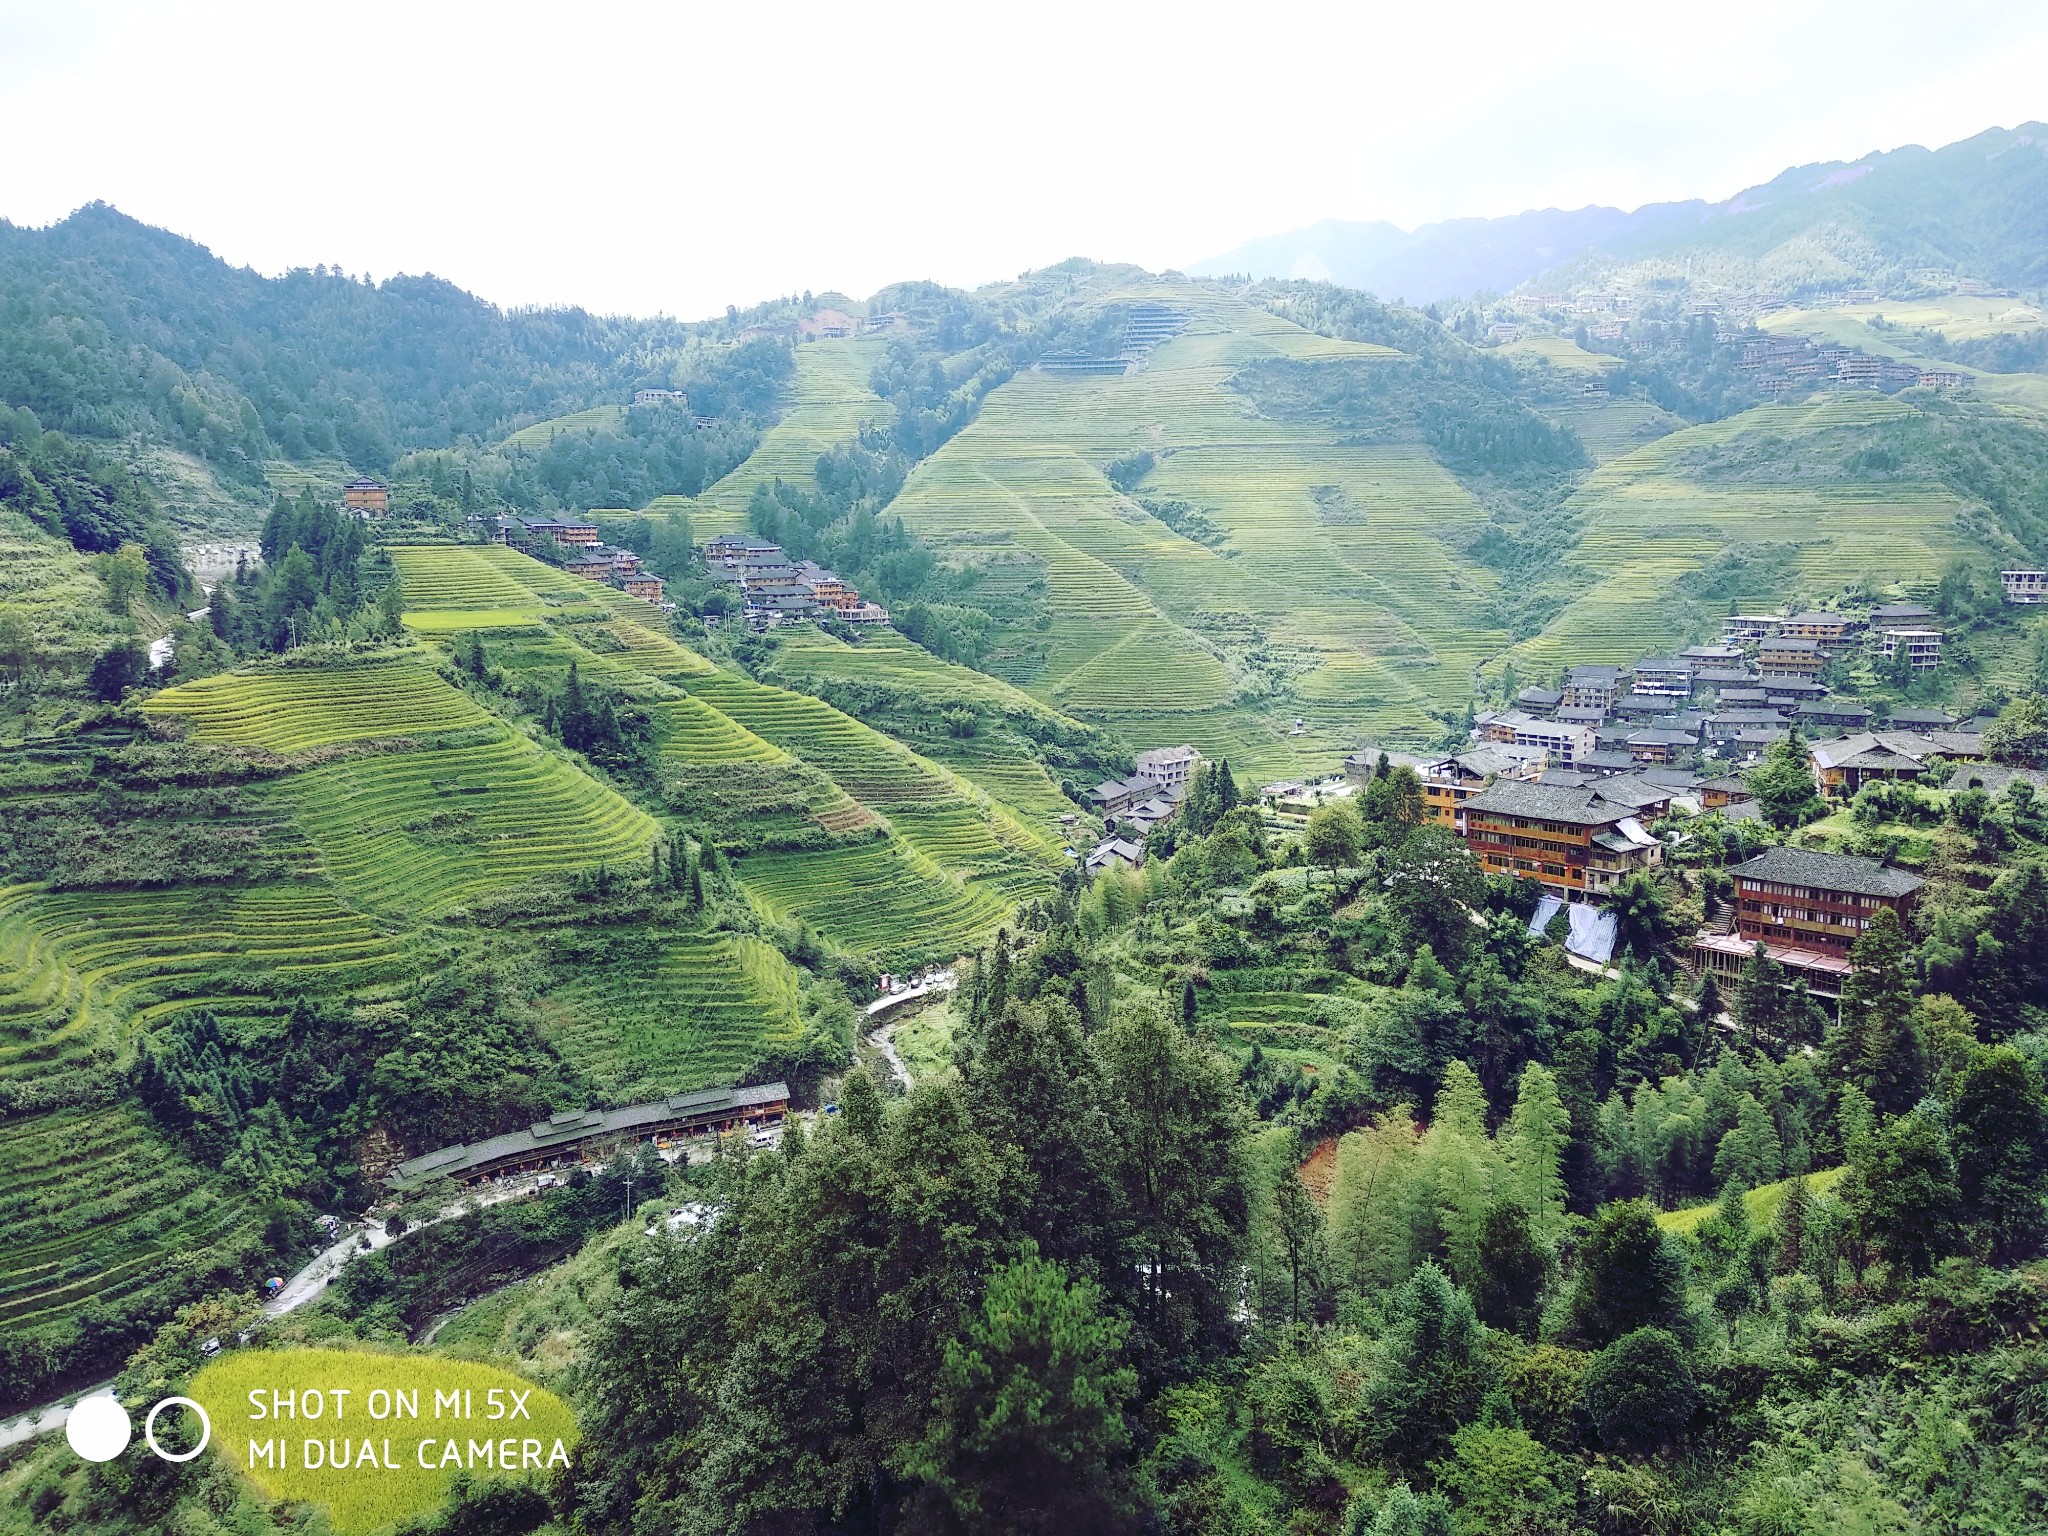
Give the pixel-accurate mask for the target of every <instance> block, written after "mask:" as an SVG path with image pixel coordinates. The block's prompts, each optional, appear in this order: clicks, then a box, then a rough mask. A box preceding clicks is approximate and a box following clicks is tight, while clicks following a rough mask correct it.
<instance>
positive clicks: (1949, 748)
mask: <svg viewBox="0 0 2048 1536" xmlns="http://www.w3.org/2000/svg"><path fill="white" fill-rule="evenodd" d="M1983 754H1984V738H1983V737H1981V736H1979V735H1976V734H1975V733H1974V732H1964V731H1937V732H1935V733H1933V734H1932V735H1927V736H1922V735H1918V734H1916V733H1914V732H1911V731H1863V732H1859V733H1858V734H1856V735H1854V736H1844V737H1843V738H1842V739H1841V740H1839V741H1823V742H1819V743H1817V744H1816V745H1815V746H1814V748H1813V752H1812V761H1813V781H1814V783H1815V784H1816V785H1818V786H1819V788H1820V792H1821V793H1822V794H1824V795H1828V796H1832V797H1837V798H1842V797H1847V796H1851V795H1854V794H1855V793H1856V791H1857V790H1859V789H1861V788H1862V787H1863V786H1864V785H1865V784H1868V783H1870V782H1871V781H1872V780H1873V779H1889V780H1897V779H1917V778H1919V777H1920V775H1921V774H1923V773H1924V772H1926V771H1927V766H1928V764H1929V763H1930V762H1931V761H1932V760H1933V759H1934V758H1936V757H1945V758H1949V759H1952V760H1960V761H1963V762H1971V761H1974V760H1976V759H1977V758H1979V757H1981V756H1983Z"/></svg>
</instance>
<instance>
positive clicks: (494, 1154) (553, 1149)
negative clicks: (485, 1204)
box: [384, 1083, 789, 1193]
mask: <svg viewBox="0 0 2048 1536" xmlns="http://www.w3.org/2000/svg"><path fill="white" fill-rule="evenodd" d="M788 1113H789V1085H788V1084H787V1083H763V1084H762V1085H761V1086H759V1087H757V1088H705V1089H700V1090H699V1091H697V1092H695V1093H677V1094H671V1095H670V1096H669V1097H667V1098H666V1099H658V1100H656V1101H654V1102H653V1103H649V1104H629V1105H627V1106H626V1107H625V1108H623V1109H567V1110H562V1111H561V1112H559V1113H557V1114H553V1115H550V1116H549V1117H548V1118H547V1119H545V1120H542V1121H540V1122H539V1123H538V1124H535V1125H531V1126H528V1127H526V1128H525V1129H523V1130H517V1131H508V1132H507V1133H506V1134H504V1135H503V1136H492V1137H489V1138H487V1139H485V1140H483V1141H476V1142H470V1143H468V1144H467V1145H464V1146H459V1147H443V1148H441V1149H440V1150H439V1151H435V1152H428V1153H425V1154H423V1155H422V1156H419V1157H415V1158H410V1159H408V1160H407V1161H405V1162H403V1163H400V1164H399V1165H398V1166H397V1167H396V1168H394V1169H393V1170H392V1171H391V1172H390V1173H388V1174H386V1175H385V1178H384V1182H385V1183H386V1184H387V1185H389V1186H390V1187H391V1188H392V1189H394V1190H397V1191H399V1192H401V1193H402V1192H404V1191H407V1190H411V1189H416V1188H418V1187H419V1186H420V1185H422V1184H425V1183H427V1182H429V1181H430V1180H433V1179H442V1178H445V1179H452V1180H453V1181H454V1182H455V1183H457V1184H460V1185H465V1186H467V1185H474V1184H480V1183H482V1182H483V1181H485V1180H486V1179H492V1178H498V1177H501V1176H503V1175H505V1174H515V1173H534V1172H538V1171H540V1170H543V1169H548V1168H559V1167H563V1166H566V1165H578V1166H580V1165H582V1164H585V1163H588V1162H592V1161H597V1160H601V1159H602V1158H603V1157H604V1156H605V1155H607V1154H609V1153H610V1152H612V1151H614V1150H616V1149H619V1148H623V1147H631V1146H634V1145H636V1144H637V1143H640V1142H649V1141H651V1142H653V1143H654V1145H655V1146H656V1147H661V1148H666V1147H669V1146H671V1145H673V1144H674V1143H676V1142H677V1141H687V1140H690V1139H694V1138H697V1137H702V1136H711V1135H716V1134H718V1133H720V1132H724V1131H736V1130H753V1129H757V1128H760V1127H763V1126H770V1125H780V1124H781V1123H782V1121H783V1117H784V1116H785V1115H787V1114H788Z"/></svg>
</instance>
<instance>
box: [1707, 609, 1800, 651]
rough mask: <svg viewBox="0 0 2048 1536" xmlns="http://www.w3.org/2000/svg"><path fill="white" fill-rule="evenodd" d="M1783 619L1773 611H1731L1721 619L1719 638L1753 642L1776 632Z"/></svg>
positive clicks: (1764, 638) (1767, 637)
mask: <svg viewBox="0 0 2048 1536" xmlns="http://www.w3.org/2000/svg"><path fill="white" fill-rule="evenodd" d="M1784 622H1785V621H1784V619H1783V618H1781V617H1780V616H1779V615H1777V614H1775V613H1731V614H1729V615H1728V617H1727V618H1725V619H1723V620H1722V621H1721V638H1722V639H1723V640H1739V641H1745V642H1748V643H1750V644H1754V643H1755V642H1756V641H1759V640H1768V639H1770V638H1771V637H1772V636H1773V635H1775V634H1777V633H1778V626H1779V625H1781V624H1783V623H1784Z"/></svg>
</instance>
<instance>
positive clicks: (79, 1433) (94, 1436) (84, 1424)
mask: <svg viewBox="0 0 2048 1536" xmlns="http://www.w3.org/2000/svg"><path fill="white" fill-rule="evenodd" d="M167 1408H189V1409H191V1410H192V1411H193V1412H194V1413H196V1414H198V1415H199V1443H198V1444H197V1445H195V1446H193V1447H192V1449H191V1450H189V1451H167V1450H165V1449H164V1448H163V1445H162V1444H161V1443H160V1442H159V1441H158V1440H157V1437H156V1421H157V1419H158V1418H159V1417H160V1416H161V1415H162V1414H163V1412H164V1410H165V1409H167ZM64 1438H65V1439H66V1440H69V1441H70V1442H71V1449H72V1450H74V1451H76V1452H78V1454H79V1455H80V1456H82V1457H84V1458H85V1459H86V1460H87V1461H112V1460H113V1459H114V1458H115V1457H116V1456H118V1455H120V1454H121V1453H122V1452H123V1451H125V1450H127V1449H128V1442H129V1441H130V1440H132V1439H134V1438H135V1424H134V1421H133V1420H131V1419H130V1418H129V1417H128V1410H127V1409H126V1408H123V1407H122V1406H121V1404H120V1401H119V1399H117V1398H113V1397H88V1398H85V1399H83V1400H81V1401H80V1402H79V1404H78V1406H77V1407H75V1408H73V1409H72V1410H71V1417H70V1418H68V1419H66V1420H65V1421H64ZM142 1438H143V1441H144V1442H145V1443H146V1444H147V1445H148V1446H149V1448H150V1450H151V1451H153V1452H155V1453H156V1455H158V1456H159V1457H161V1458H162V1459H163V1460H165V1461H190V1460H191V1459H192V1458H193V1457H195V1456H197V1455H198V1454H199V1453H200V1452H201V1451H203V1450H205V1449H206V1446H207V1442H208V1441H210V1440H211V1439H212V1438H213V1421H212V1420H211V1419H209V1418H208V1417H207V1416H206V1410H205V1409H204V1408H202V1407H200V1406H199V1404H197V1403H195V1402H193V1401H192V1399H191V1398H189V1397H167V1398H164V1399H163V1400H162V1401H161V1402H159V1403H156V1404H155V1405H153V1406H152V1407H151V1408H150V1410H149V1414H148V1416H147V1417H146V1418H144V1419H143V1421H142Z"/></svg>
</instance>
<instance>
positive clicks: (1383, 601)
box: [892, 284, 1506, 775]
mask: <svg viewBox="0 0 2048 1536" xmlns="http://www.w3.org/2000/svg"><path fill="white" fill-rule="evenodd" d="M1104 298H1105V299H1106V300H1117V301H1137V300H1145V301H1151V302H1158V303H1163V304H1169V305H1173V306H1175V307H1178V308H1180V309H1183V310H1185V311H1187V312H1188V313H1189V314H1190V316H1191V318H1190V321H1189V324H1188V326H1187V328H1186V329H1185V330H1184V331H1183V332H1182V333H1181V334H1180V335H1179V336H1178V337H1176V338H1175V339H1173V340H1171V341H1169V342H1167V343H1166V344H1164V345H1162V346H1161V347H1159V348H1158V349H1157V350H1156V351H1155V352H1154V353H1153V354H1152V356H1151V357H1150V359H1149V360H1148V361H1147V363H1146V364H1145V366H1144V368H1143V369H1142V370H1141V371H1139V372H1135V373H1132V374H1130V375H1127V376H1123V377H1114V376H1111V377H1098V376H1090V377H1067V376H1062V375H1054V374H1046V373H1026V374H1020V375H1019V376H1018V377H1017V378H1015V379H1013V380H1012V381H1010V382H1009V383H1008V384H1006V385H1004V386H1002V387H1001V388H1000V389H998V390H996V391H995V392H994V393H993V394H992V395H991V396H990V397H989V398H988V400H987V401H986V402H985V403H984V405H983V407H982V411H981V415H980V417H979V418H978V419H977V420H976V421H975V422H974V423H973V424H972V425H970V426H969V427H968V428H967V429H966V430H965V431H963V432H961V433H960V434H959V436H957V437H956V438H954V439H953V440H952V442H950V443H948V444H947V445H946V446H945V447H944V448H942V449H941V450H940V451H939V452H938V453H937V454H935V455H934V456H933V457H932V458H931V459H930V460H928V461H927V462H926V463H925V464H924V465H922V466H921V467H920V468H919V470H918V471H917V473H916V474H915V475H913V476H912V479H911V482H910V484H909V485H908V486H907V487H906V488H905V490H904V493H903V494H902V496H901V497H899V498H898V500H897V502H896V503H895V505H894V507H893V508H892V511H896V512H900V513H901V514H902V515H903V517H904V518H905V520H906V521H907V522H908V523H909V524H910V526H911V527H912V528H913V529H914V530H916V531H917V532H918V533H919V534H921V535H922V536H924V537H925V538H927V539H929V540H931V541H932V542H933V543H934V544H936V545H938V546H939V548H940V549H941V550H942V551H943V552H944V553H945V554H946V556H947V557H948V558H949V559H951V560H954V561H957V562H960V563H967V564H975V565H979V566H982V567H983V568H984V569H987V570H988V571H989V572H990V575H989V577H988V581H989V582H990V583H992V584H994V586H995V587H996V589H998V590H1001V589H1002V588H1003V587H1004V586H1005V584H1007V587H1008V589H1009V590H1011V591H1013V592H1015V593H1016V595H1017V596H1018V598H1019V600H1020V601H1021V602H1023V603H1024V604H1025V605H1026V606H1027V607H1029V608H1031V609H1034V610H1035V611H1036V612H1037V613H1039V614H1042V615H1043V620H1042V621H1039V620H1034V621H1033V622H1032V623H1029V624H1020V625H1018V626H1017V628H1016V630H1015V631H1014V632H1013V634H1012V636H1011V637H1010V644H1009V646H1008V647H1007V648H1006V652H1005V654H1003V655H1001V656H1000V657H999V658H998V659H997V660H996V661H995V662H994V663H993V664H992V669H993V670H996V671H998V672H1000V673H1001V674H1002V675H1004V676H1005V677H1007V678H1009V679H1010V680H1012V681H1014V682H1016V683H1018V684H1019V685H1021V686H1022V687H1024V688H1025V689H1027V690H1028V691H1029V692H1031V693H1032V694H1033V695H1035V696H1036V697H1038V698H1040V699H1043V700H1045V701H1047V702H1048V703H1051V704H1054V705H1056V706H1057V707H1059V708H1061V709H1063V710H1066V711H1068V712H1070V713H1072V714H1075V715H1078V716H1080V717H1082V718H1083V719H1086V720H1090V721H1096V722H1100V723H1103V724H1106V725H1109V726H1112V727H1114V728H1115V729H1117V730H1119V731H1120V732H1121V733H1122V734H1123V735H1124V736H1126V737H1127V738H1129V739H1130V740H1132V741H1133V742H1134V744H1136V745H1138V746H1141V747H1142V746H1155V745H1162V744H1165V743H1166V742H1169V741H1180V740H1190V741H1193V742H1194V743H1195V744H1196V745H1198V746H1201V747H1202V748H1203V749H1204V751H1206V752H1209V753H1210V754H1211V755H1230V756H1231V757H1232V758H1233V760H1234V761H1237V762H1239V763H1241V764H1243V765H1244V766H1246V767H1247V768H1248V769H1249V770H1250V771H1251V772H1252V773H1253V774H1257V775H1264V774H1267V773H1278V772H1281V771H1286V770H1290V769H1296V768H1303V767H1310V766H1318V765H1327V764H1329V763H1332V762H1334V760H1335V758H1336V757H1337V756H1339V755H1341V753H1342V752H1343V751H1346V750H1349V748H1350V746H1351V745H1352V744H1353V741H1354V738H1356V737H1357V736H1358V735H1360V734H1361V733H1362V732H1365V731H1368V730H1387V731H1393V730H1401V729H1406V730H1409V731H1411V732H1413V731H1419V730H1423V729H1425V728H1426V729H1429V730H1432V731H1433V730H1435V729H1439V728H1440V727H1436V726H1434V725H1433V724H1431V723H1430V720H1429V712H1430V710H1432V709H1437V710H1448V709H1449V708H1451V707H1452V706H1453V705H1454V704H1456V703H1458V702H1460V701H1461V700H1462V698H1463V697H1464V695H1465V690H1466V689H1467V688H1468V687H1469V685H1470V677H1471V671H1472V668H1473V666H1474V665H1475V664H1476V663H1477V662H1478V661H1479V660H1480V659H1482V658H1484V657H1485V656H1487V655H1490V654H1491V653H1492V652H1493V651H1495V650H1497V649H1499V648H1500V647H1501V646H1502V645H1504V644H1505V641H1506V636H1504V635H1502V634H1500V633H1498V632H1496V631H1490V630H1489V629H1488V627H1487V625H1486V624H1485V623H1484V622H1483V621H1482V620H1481V619H1480V618H1479V613H1480V610H1481V609H1482V608H1483V605H1484V603H1485V601H1486V599H1487V597H1488V595H1489V594H1490V592H1491V590H1492V588H1493V585H1494V583H1495V578H1494V576H1493V575H1492V573H1490V572H1489V571H1487V570H1485V569H1484V568H1483V567H1480V566H1479V565H1477V564H1476V563H1474V562H1471V561H1469V560H1466V559H1465V558H1464V557H1463V556H1461V555H1460V554H1459V553H1458V550H1459V548H1460V540H1461V539H1462V538H1464V537H1466V536H1469V535H1471V534H1474V533H1476V532H1477V531H1478V530H1479V528H1480V527H1482V526H1483V525H1484V523H1485V521H1486V514H1485V512H1484V511H1483V509H1481V508H1480V507H1479V505H1478V504H1477V503H1476V502H1475V501H1473V499H1472V498H1471V496H1470V495H1469V494H1467V493H1466V492H1465V491H1464V490H1463V489H1462V488H1461V487H1460V486H1459V485H1458V484H1457V482H1456V481H1455V480H1453V479H1452V478H1451V477H1450V476H1449V475H1448V474H1447V473H1446V472H1445V471H1443V470H1442V469H1441V468H1440V467H1439V466H1437V465H1436V463H1435V462H1434V460H1432V459H1430V458H1429V457H1428V456H1427V455H1426V454H1424V453H1423V452H1421V451H1420V450H1418V449H1410V448H1405V447H1386V446H1362V447H1361V446H1346V445H1343V444H1340V443H1338V442H1336V441H1335V440H1334V439H1333V438H1332V437H1331V436H1330V435H1329V434H1328V433H1327V432H1324V431H1322V430H1321V429H1318V428H1312V427H1308V426H1304V425H1301V424H1296V423H1287V422H1278V421H1273V420H1269V419H1267V418H1265V417H1263V416H1261V415H1260V414H1259V413H1258V411H1257V409H1256V408H1255V407H1254V406H1253V405H1252V403H1251V402H1250V401H1249V400H1248V399H1247V398H1246V397H1244V396H1243V395H1241V394H1239V393H1237V392H1236V391H1234V390H1233V389H1231V388H1230V387H1229V379H1230V376H1231V374H1232V373H1233V372H1234V371H1235V370H1236V369H1237V368H1238V367H1239V366H1241V365H1243V364H1244V363H1247V362H1250V361H1254V360H1257V359H1260V358H1272V357H1286V358H1294V359H1298V360H1304V361H1317V362H1329V363H1335V364H1339V365H1342V366H1356V367H1369V366H1371V365H1372V363H1373V360H1374V359H1376V358H1380V357H1385V356H1388V355H1390V354H1389V353H1388V352H1387V350H1386V349H1385V348H1380V347H1373V346H1369V345H1365V344H1361V343H1351V342H1342V341H1333V340H1331V339H1329V338H1326V337H1322V336H1318V335H1315V334H1313V333H1311V332H1308V331H1305V330H1302V329H1300V328H1299V327H1296V326H1294V325H1291V324H1290V323H1289V322H1287V321H1285V320H1283V319H1280V318H1279V317H1277V316H1274V315H1271V314H1268V313H1266V312H1264V311H1261V310H1255V309H1253V308H1251V307H1250V306H1248V305H1246V304H1244V303H1242V302H1240V301H1238V300H1236V299H1234V298H1231V297H1228V296H1226V295H1224V294H1222V293H1221V292H1219V291H1217V290H1214V289H1211V288H1208V287H1205V286H1200V285H1185V286H1183V285H1175V284H1161V285H1152V286H1142V285H1141V286H1138V287H1134V288H1130V289H1123V290H1118V291H1116V292H1114V293H1109V294H1105V295H1104ZM1140 451H1143V452H1150V453H1153V454H1155V455H1157V456H1158V457H1159V463H1158V466H1157V468H1155V469H1154V470H1153V471H1152V473H1151V474H1150V475H1149V476H1148V477H1147V478H1146V479H1145V480H1144V481H1143V482H1142V483H1141V484H1140V486H1139V487H1138V490H1137V496H1138V497H1139V498H1141V499H1150V500H1154V501H1155V502H1160V501H1164V502H1169V503H1180V504H1183V505H1184V506H1185V507H1189V508H1192V509H1193V510H1195V511H1196V512H1197V513H1199V514H1200V516H1201V517H1202V518H1203V519H1205V520H1206V522H1207V524H1208V525H1209V526H1210V528H1211V529H1213V530H1214V533H1213V536H1211V537H1210V538H1209V540H1208V542H1197V541H1196V540H1195V539H1194V538H1191V537H1189V536H1187V535H1186V534H1185V533H1183V532H1180V531H1176V529H1175V527H1173V526H1169V524H1168V523H1167V522H1166V521H1163V520H1162V518H1161V517H1160V516H1157V515H1154V513H1153V512H1151V511H1149V510H1148V509H1147V508H1146V507H1145V506H1144V505H1142V504H1141V500H1139V499H1133V498H1132V497H1127V496H1124V495H1121V494H1119V493H1118V491H1117V490H1116V489H1115V487H1114V486H1112V485H1111V484H1110V483H1109V481H1108V480H1107V478H1106V477H1105V476H1104V474H1103V470H1104V469H1105V467H1106V466H1108V465H1109V464H1110V463H1112V462H1114V461H1116V460H1118V459H1121V458H1124V457H1125V456H1127V455H1130V454H1132V453H1136V452H1140ZM1183 526H1185V524H1184V525H1183ZM1040 622H1042V623H1043V625H1044V627H1043V628H1039V627H1038V624H1039V623H1040ZM1275 669H1277V670H1278V671H1280V672H1281V673H1282V674H1283V675H1284V676H1285V677H1286V678H1287V679H1288V680H1289V682H1290V683H1291V696H1289V697H1286V698H1284V699H1275V700H1273V701H1272V702H1270V703H1260V702H1256V701H1255V700H1254V699H1253V697H1252V696H1253V695H1258V694H1270V693H1271V692H1272V690H1271V689H1270V688H1267V687H1264V686H1262V685H1261V684H1259V682H1258V678H1259V677H1260V675H1261V674H1262V673H1263V674H1268V675H1270V673H1271V672H1272V671H1273V670H1275ZM1297 716H1300V717H1305V718H1307V720H1308V723H1309V725H1310V727H1311V732H1310V734H1306V735H1301V736H1294V735H1290V734H1289V733H1290V731H1291V730H1292V728H1293V720H1294V719H1295V718H1296V717H1297Z"/></svg>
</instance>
